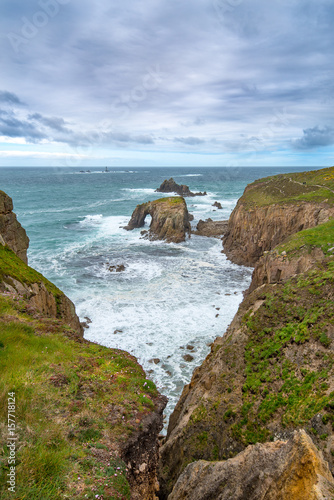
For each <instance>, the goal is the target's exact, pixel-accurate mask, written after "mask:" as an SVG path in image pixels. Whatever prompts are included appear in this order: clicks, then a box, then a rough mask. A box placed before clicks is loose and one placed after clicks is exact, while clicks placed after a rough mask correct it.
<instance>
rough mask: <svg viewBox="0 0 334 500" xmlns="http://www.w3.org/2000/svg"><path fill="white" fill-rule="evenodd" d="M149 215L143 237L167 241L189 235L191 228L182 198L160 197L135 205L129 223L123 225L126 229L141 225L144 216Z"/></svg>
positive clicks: (180, 239) (177, 240)
mask: <svg viewBox="0 0 334 500" xmlns="http://www.w3.org/2000/svg"><path fill="white" fill-rule="evenodd" d="M147 215H151V217H152V221H151V225H150V229H149V231H148V233H147V234H146V235H144V236H145V237H148V239H150V240H151V241H153V240H166V241H167V242H168V243H172V242H173V243H180V242H182V241H185V239H186V234H187V233H188V234H189V236H190V232H191V228H190V223H189V214H188V209H187V204H186V202H185V201H184V199H183V198H180V197H179V198H176V197H170V198H161V199H159V200H155V201H148V202H147V203H142V204H141V205H137V207H136V208H135V210H134V212H133V214H132V216H131V219H130V221H129V224H128V225H127V226H126V227H124V229H126V230H127V231H131V230H132V229H135V228H140V227H143V226H144V224H145V218H146V216H147Z"/></svg>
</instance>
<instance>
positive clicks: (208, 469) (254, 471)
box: [168, 430, 334, 500]
mask: <svg viewBox="0 0 334 500" xmlns="http://www.w3.org/2000/svg"><path fill="white" fill-rule="evenodd" d="M332 498H334V480H333V476H332V474H331V473H330V471H329V468H328V464H327V462H325V460H324V459H323V456H322V454H321V452H319V451H318V450H317V448H316V447H315V445H314V443H313V442H312V440H311V438H310V437H309V436H308V435H307V434H306V432H305V431H303V430H301V431H296V432H295V433H294V436H293V438H292V439H290V440H289V441H276V442H274V443H265V444H256V445H253V446H249V447H248V448H246V450H244V451H243V452H242V453H240V454H239V455H237V456H236V457H235V458H231V459H229V460H226V461H223V462H207V461H204V460H200V461H198V462H194V463H192V464H190V465H188V467H187V468H186V469H185V471H184V472H183V473H182V474H181V476H180V477H179V479H178V481H177V483H176V485H175V487H174V489H173V492H172V493H171V494H170V495H169V497H168V500H210V499H212V500H232V499H233V500H246V499H247V500H326V499H327V500H330V499H332Z"/></svg>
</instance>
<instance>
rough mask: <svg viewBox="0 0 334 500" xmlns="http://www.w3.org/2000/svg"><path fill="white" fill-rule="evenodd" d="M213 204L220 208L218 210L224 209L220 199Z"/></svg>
mask: <svg viewBox="0 0 334 500" xmlns="http://www.w3.org/2000/svg"><path fill="white" fill-rule="evenodd" d="M212 206H213V207H216V208H218V210H222V209H223V207H222V204H221V203H220V202H219V201H215V202H214V204H213V205H212Z"/></svg>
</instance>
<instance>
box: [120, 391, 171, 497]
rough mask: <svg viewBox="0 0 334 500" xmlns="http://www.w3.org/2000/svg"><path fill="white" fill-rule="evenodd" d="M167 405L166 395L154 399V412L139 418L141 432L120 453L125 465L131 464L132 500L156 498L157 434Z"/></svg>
mask: <svg viewBox="0 0 334 500" xmlns="http://www.w3.org/2000/svg"><path fill="white" fill-rule="evenodd" d="M166 404H167V398H166V397H165V396H159V397H158V398H156V400H155V409H154V411H152V412H151V413H149V414H148V415H147V416H146V417H145V418H143V419H142V421H141V429H140V430H139V431H138V432H137V433H135V434H134V435H133V436H131V438H130V439H128V440H127V442H126V444H125V446H124V448H123V450H122V451H121V456H122V459H123V460H124V462H125V463H126V464H130V465H131V467H130V470H129V473H128V480H129V483H130V486H131V500H143V499H145V500H146V499H147V500H154V499H156V498H157V497H156V494H157V493H158V489H159V484H158V480H157V467H158V463H159V440H158V435H159V433H160V431H161V429H162V427H163V410H164V408H165V406H166Z"/></svg>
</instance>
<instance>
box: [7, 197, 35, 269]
mask: <svg viewBox="0 0 334 500" xmlns="http://www.w3.org/2000/svg"><path fill="white" fill-rule="evenodd" d="M12 210H13V201H12V199H11V198H10V197H9V196H8V195H7V194H6V193H4V192H3V191H0V244H1V245H7V246H8V247H9V248H10V249H11V250H13V252H15V253H16V255H17V256H18V257H20V259H22V260H23V262H25V263H26V264H27V262H28V259H27V249H28V246H29V238H28V236H27V234H26V232H25V230H24V229H23V227H22V226H21V224H20V223H19V222H18V220H17V219H16V215H15V214H14V213H13V211H12Z"/></svg>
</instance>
